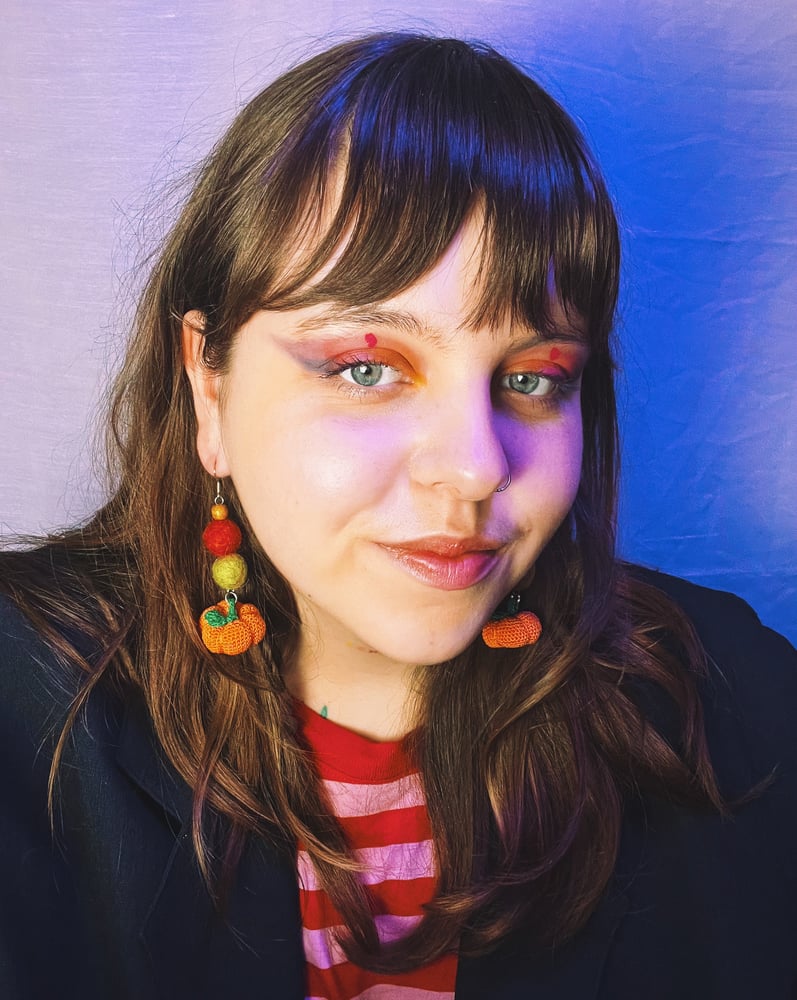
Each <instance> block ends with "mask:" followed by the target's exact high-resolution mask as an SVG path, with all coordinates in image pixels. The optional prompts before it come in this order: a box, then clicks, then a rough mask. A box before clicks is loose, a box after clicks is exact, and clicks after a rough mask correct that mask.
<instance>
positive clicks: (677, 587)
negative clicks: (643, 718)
mask: <svg viewBox="0 0 797 1000" xmlns="http://www.w3.org/2000/svg"><path fill="white" fill-rule="evenodd" d="M632 573H633V574H634V575H635V576H637V577H638V578H639V579H640V580H642V581H643V582H644V583H647V584H649V585H651V586H654V587H656V588H657V589H658V590H660V591H662V592H663V593H665V594H666V595H667V596H668V597H669V598H670V599H671V600H672V601H673V602H674V603H675V604H677V605H678V607H679V608H681V610H682V611H683V612H684V614H685V615H686V616H687V618H688V619H689V620H690V621H691V622H692V624H693V626H694V628H695V630H696V632H697V635H698V637H699V639H700V641H701V643H702V645H703V648H704V650H705V652H706V656H707V662H708V676H707V678H706V680H705V682H704V683H703V684H701V695H702V702H703V711H704V716H705V721H706V731H707V736H708V739H709V745H710V748H711V751H712V757H713V758H714V759H715V762H716V766H717V768H718V771H719V773H720V777H722V772H723V770H728V771H734V770H735V771H736V772H737V778H738V779H739V780H741V782H742V783H744V781H745V780H747V781H748V787H750V785H753V784H755V783H756V782H757V781H759V780H761V779H762V778H763V777H765V776H766V775H767V774H769V773H771V772H773V770H775V771H777V772H779V773H780V776H781V778H782V779H783V780H784V781H787V782H788V783H789V786H790V787H791V788H792V789H794V790H795V792H796V793H797V740H796V739H795V737H794V720H795V718H797V650H795V648H794V647H793V646H792V645H791V643H790V642H789V641H788V640H787V639H786V638H785V637H784V636H782V635H779V634H778V633H777V632H773V631H772V630H771V629H769V628H767V627H766V626H765V625H763V624H762V623H761V621H760V620H759V618H758V615H757V614H756V613H755V611H754V610H753V609H752V608H751V607H750V605H749V604H747V603H746V602H745V601H743V600H742V599H741V598H739V597H737V596H736V595H735V594H730V593H726V592H724V591H719V590H712V589H709V588H707V587H701V586H698V585H697V584H694V583H690V582H689V581H687V580H683V579H679V578H678V577H673V576H669V575H667V574H665V573H659V572H655V571H653V570H648V569H643V568H641V567H633V568H632ZM732 763H735V764H736V765H738V766H736V767H733V766H732ZM736 783H737V782H736V781H732V782H731V784H736Z"/></svg>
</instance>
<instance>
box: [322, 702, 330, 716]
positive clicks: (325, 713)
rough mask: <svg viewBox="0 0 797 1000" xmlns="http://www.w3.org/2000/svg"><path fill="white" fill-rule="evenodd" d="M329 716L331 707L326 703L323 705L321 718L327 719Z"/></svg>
mask: <svg viewBox="0 0 797 1000" xmlns="http://www.w3.org/2000/svg"><path fill="white" fill-rule="evenodd" d="M328 717H329V709H328V708H327V706H326V705H322V706H321V718H322V719H326V718H328Z"/></svg>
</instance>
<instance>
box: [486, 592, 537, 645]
mask: <svg viewBox="0 0 797 1000" xmlns="http://www.w3.org/2000/svg"><path fill="white" fill-rule="evenodd" d="M541 635H542V623H541V622H540V619H539V618H538V617H537V616H536V615H535V614H534V612H533V611H521V610H520V592H519V591H517V590H513V591H512V592H511V593H510V594H509V596H508V597H507V598H506V600H505V601H503V602H502V603H501V604H499V605H498V607H497V608H496V609H495V613H494V614H493V616H492V618H490V620H489V621H488V622H487V624H486V625H485V626H484V628H483V629H482V639H484V643H485V645H487V646H490V647H491V648H492V649H518V648H520V647H521V646H533V645H534V643H535V642H536V641H537V640H538V639H539V637H540V636H541Z"/></svg>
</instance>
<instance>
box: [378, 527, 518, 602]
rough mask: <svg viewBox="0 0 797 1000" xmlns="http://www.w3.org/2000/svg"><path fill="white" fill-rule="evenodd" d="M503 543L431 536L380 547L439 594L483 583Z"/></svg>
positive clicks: (480, 539)
mask: <svg viewBox="0 0 797 1000" xmlns="http://www.w3.org/2000/svg"><path fill="white" fill-rule="evenodd" d="M504 544H505V543H504V542H501V541H498V540H496V539H491V538H486V537H483V536H476V535H474V536H471V537H468V538H457V537H454V536H450V535H431V536H429V537H427V538H417V539H411V540H409V541H403V542H396V543H380V545H379V547H380V548H381V549H382V550H383V551H384V552H386V553H387V555H388V556H390V558H392V559H393V560H394V561H395V562H396V563H398V565H399V566H400V567H401V568H402V569H404V570H405V571H406V572H408V573H409V574H410V575H411V576H413V577H415V579H416V580H419V581H420V582H421V583H425V584H427V585H428V586H431V587H436V588H438V589H439V590H465V589H467V588H468V587H472V586H474V585H475V584H477V583H479V582H480V581H481V580H483V579H484V578H485V577H486V576H487V575H488V574H489V573H490V572H491V571H492V569H493V568H494V567H495V566H496V565H497V563H498V562H499V558H500V556H499V553H500V550H501V548H502V547H503V545H504Z"/></svg>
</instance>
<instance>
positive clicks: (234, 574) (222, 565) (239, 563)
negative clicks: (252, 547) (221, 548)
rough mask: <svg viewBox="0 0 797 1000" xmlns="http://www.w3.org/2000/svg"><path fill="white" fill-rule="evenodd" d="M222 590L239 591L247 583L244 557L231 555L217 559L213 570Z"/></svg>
mask: <svg viewBox="0 0 797 1000" xmlns="http://www.w3.org/2000/svg"><path fill="white" fill-rule="evenodd" d="M211 572H212V573H213V579H214V580H215V581H216V583H217V584H218V585H219V586H220V587H221V589H222V590H237V589H238V588H239V587H243V585H244V584H245V583H246V577H247V573H248V571H247V568H246V563H245V562H244V559H243V556H239V555H229V556H222V557H221V558H220V559H216V560H215V561H214V563H213V568H212V570H211Z"/></svg>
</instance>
